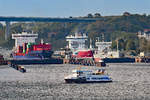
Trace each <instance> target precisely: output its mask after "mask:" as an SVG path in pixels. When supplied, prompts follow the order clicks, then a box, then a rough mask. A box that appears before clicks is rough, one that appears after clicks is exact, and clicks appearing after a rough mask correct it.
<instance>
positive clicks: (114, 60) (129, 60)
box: [102, 58, 135, 63]
mask: <svg viewBox="0 0 150 100" xmlns="http://www.w3.org/2000/svg"><path fill="white" fill-rule="evenodd" d="M102 60H103V61H104V62H105V63H134V62H135V58H103V59H102Z"/></svg>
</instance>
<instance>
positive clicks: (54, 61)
mask: <svg viewBox="0 0 150 100" xmlns="http://www.w3.org/2000/svg"><path fill="white" fill-rule="evenodd" d="M9 62H11V63H13V64H18V65H30V64H63V60H62V59H54V58H51V59H44V60H9Z"/></svg>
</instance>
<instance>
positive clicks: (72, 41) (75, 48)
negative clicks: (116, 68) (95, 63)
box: [66, 32, 93, 58]
mask: <svg viewBox="0 0 150 100" xmlns="http://www.w3.org/2000/svg"><path fill="white" fill-rule="evenodd" d="M87 39H88V36H87V35H86V34H84V33H77V32H76V33H75V34H74V35H70V36H67V37H66V41H68V48H69V49H70V50H71V51H72V57H74V58H92V57H93V51H92V50H91V49H89V48H87V47H86V45H85V42H86V41H87Z"/></svg>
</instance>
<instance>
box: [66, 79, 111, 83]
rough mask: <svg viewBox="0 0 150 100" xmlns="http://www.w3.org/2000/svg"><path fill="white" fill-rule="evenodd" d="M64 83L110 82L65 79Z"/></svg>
mask: <svg viewBox="0 0 150 100" xmlns="http://www.w3.org/2000/svg"><path fill="white" fill-rule="evenodd" d="M65 82H66V83H109V82H112V80H110V81H86V80H85V79H65Z"/></svg>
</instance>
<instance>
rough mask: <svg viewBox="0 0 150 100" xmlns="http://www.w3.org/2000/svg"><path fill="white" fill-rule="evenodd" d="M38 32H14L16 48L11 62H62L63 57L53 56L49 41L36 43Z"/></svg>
mask: <svg viewBox="0 0 150 100" xmlns="http://www.w3.org/2000/svg"><path fill="white" fill-rule="evenodd" d="M37 37H38V34H33V33H26V32H23V33H22V34H12V38H13V39H16V41H15V50H13V53H12V54H11V57H12V60H10V61H11V63H15V64H61V63H63V61H62V60H61V59H54V58H52V57H51V56H52V54H53V51H52V46H51V44H49V43H44V42H43V40H41V43H36V42H35V38H37Z"/></svg>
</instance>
